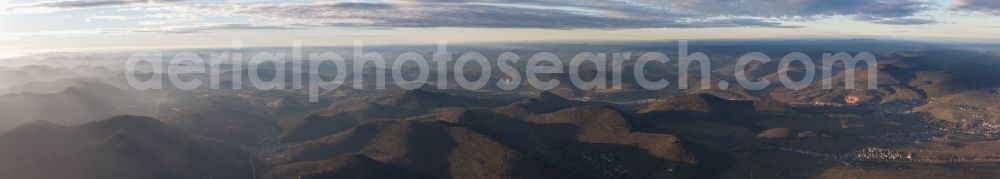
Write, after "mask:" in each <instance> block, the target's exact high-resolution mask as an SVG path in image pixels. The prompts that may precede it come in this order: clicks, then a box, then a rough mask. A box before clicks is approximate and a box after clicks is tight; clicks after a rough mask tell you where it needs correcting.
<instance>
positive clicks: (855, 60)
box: [125, 40, 878, 102]
mask: <svg viewBox="0 0 1000 179" xmlns="http://www.w3.org/2000/svg"><path fill="white" fill-rule="evenodd" d="M292 44H293V45H292V49H291V53H290V54H286V53H272V52H263V51H256V52H253V54H243V53H244V52H242V51H241V50H240V49H241V48H242V47H241V46H242V44H241V43H240V42H238V41H236V42H234V43H233V45H232V49H233V50H232V51H222V52H213V53H211V54H209V55H208V57H207V59H206V58H203V57H202V56H201V55H198V54H196V53H189V52H179V53H173V54H172V55H171V56H164V55H163V54H162V53H153V52H145V53H136V54H133V55H132V56H130V57H129V59H128V61H126V63H125V71H126V73H125V77H126V80H127V82H128V84H129V85H130V86H131V87H133V88H136V89H139V90H148V89H163V88H164V86H165V85H170V86H172V87H173V88H176V89H181V90H192V89H199V88H205V86H204V85H206V84H207V85H208V86H207V88H209V89H222V88H224V87H223V86H221V85H219V84H220V83H219V81H220V80H221V79H223V78H222V75H223V74H227V75H232V76H228V78H229V80H230V81H231V82H232V84H233V85H232V86H228V87H230V88H235V89H241V88H243V86H244V85H242V84H243V80H242V79H243V78H244V76H243V75H244V74H243V73H239V71H246V72H247V73H246V74H245V75H246V76H245V77H246V79H248V80H247V82H248V83H249V84H250V85H248V86H251V87H253V88H256V89H259V90H270V89H293V90H302V89H306V90H308V92H309V96H310V101H313V102H315V101H318V99H319V98H318V95H319V94H320V92H321V91H324V90H335V89H338V88H342V87H343V86H344V85H350V88H353V89H364V88H366V87H372V88H374V89H386V85H388V84H387V83H389V82H388V81H391V82H392V83H393V84H395V85H396V86H398V87H399V88H402V89H407V90H412V89H417V88H420V87H422V86H424V85H430V86H434V87H437V88H439V89H448V88H449V86H448V84H449V83H447V82H446V81H450V80H454V81H455V82H456V84H457V85H458V86H459V87H461V88H463V89H467V90H479V89H482V88H484V87H486V85H491V84H489V83H490V82H491V79H494V78H493V76H492V75H494V74H495V73H494V71H493V70H498V72H499V73H500V74H502V75H503V77H502V79H503V80H494V81H493V84H492V85H496V88H498V89H501V90H514V89H518V88H519V87H520V86H521V85H522V83H524V82H526V83H528V84H530V85H527V86H528V87H531V88H534V89H537V90H551V89H553V88H556V87H558V86H559V85H560V84H561V83H566V82H567V81H560V80H559V79H558V78H555V79H553V78H548V79H546V78H540V76H543V75H546V74H565V75H568V76H569V79H570V80H569V81H568V83H571V84H572V86H573V87H576V88H579V89H581V90H593V89H621V88H622V77H623V74H622V73H625V72H626V70H623V69H625V68H631V70H630V71H631V73H633V74H631V75H629V76H632V77H634V78H635V79H632V81H634V82H636V83H637V84H638V86H639V87H641V88H642V89H645V90H661V89H664V88H666V87H667V86H669V85H670V84H671V81H670V79H649V78H647V75H646V74H645V69H646V66H647V65H650V64H652V63H662V64H665V63H668V62H671V61H672V60H674V59H676V60H677V67H676V68H677V69H676V70H677V71H676V72H677V76H678V78H677V79H676V81H677V85H676V86H677V87H678V88H680V89H688V88H689V86H688V79H689V78H688V75H689V73H694V72H697V73H698V76H699V77H700V82H701V85H699V86H700V87H701V88H702V89H709V88H711V86H712V85H711V84H710V83H711V81H710V79H711V78H710V77H711V75H712V73H711V72H712V70H711V69H710V67H711V59H709V57H708V55H706V54H704V53H701V52H689V51H688V42H687V41H686V40H680V41H678V46H677V47H678V49H677V52H676V54H677V56H676V58H671V57H668V56H667V55H665V54H664V53H661V52H646V53H643V54H632V53H629V52H623V53H611V54H608V53H600V52H596V53H595V52H580V53H577V54H576V55H574V56H573V57H572V58H571V59H569V61H568V64H565V63H567V62H566V61H564V59H560V58H559V56H557V55H556V54H555V53H552V52H537V53H534V54H517V53H513V52H503V53H499V55H497V56H495V57H493V56H491V57H487V56H485V55H483V54H481V53H478V52H464V53H461V54H454V53H452V52H450V51H448V45H447V41H438V43H437V50H436V51H435V52H433V53H432V58H431V59H426V58H425V57H424V56H423V55H421V54H419V53H417V52H405V53H401V54H399V55H398V56H396V58H395V59H386V58H385V56H383V55H382V54H380V53H379V52H368V51H365V48H364V42H363V41H355V42H354V44H353V47H352V48H353V49H352V50H353V52H352V54H350V57H351V58H350V60H345V58H344V56H342V55H341V54H337V53H335V52H332V51H330V52H313V53H309V54H303V52H302V46H301V41H293V43H292ZM456 55H457V57H456ZM489 58H494V59H493V60H490V59H489ZM523 60H526V61H527V62H526V63H521V62H522V61H523ZM774 60H778V63H779V65H778V66H779V69H788V68H790V65H791V64H792V63H795V62H797V63H799V64H801V65H800V66H801V70H803V71H804V77H801V79H799V80H798V81H796V80H793V79H792V78H791V77H789V75H788V70H779V71H778V73H779V81H780V84H781V85H782V86H783V87H785V88H789V89H793V90H799V89H804V88H806V87H809V86H810V85H812V84H814V83H813V82H814V80H815V78H816V73H817V70H816V69H817V68H819V69H822V70H821V74H822V77H820V78H821V79H822V80H823V83H822V85H823V88H824V89H832V88H833V85H831V84H832V81H831V80H832V78H830V76H832V74H833V72H832V69H833V65H834V64H835V63H837V62H842V63H843V64H844V73H845V74H846V78H845V79H844V80H845V82H844V84H845V88H854V80H855V79H854V74H855V73H854V72H853V71H854V70H855V69H856V68H855V67H857V66H858V65H859V64H861V63H864V64H865V65H867V67H874V66H876V65H877V61H876V58H875V56H874V55H872V54H871V53H869V52H859V53H855V54H850V53H847V52H835V53H823V54H822V59H821V63H822V64H821V66H817V65H816V64H814V61H813V60H812V59H811V58H810V57H809V56H808V55H807V54H804V53H801V52H790V53H787V54H786V55H785V56H783V57H780V59H773V58H772V57H770V56H767V55H765V54H764V53H761V52H748V53H745V54H743V55H742V56H740V57H739V58H738V59H737V61H736V65H735V68H736V69H734V71H735V78H736V79H735V80H736V82H737V84H739V85H740V86H741V87H743V88H745V89H747V90H760V89H765V88H769V87H770V86H771V85H772V84H775V83H772V82H771V81H768V80H767V79H748V78H747V77H746V75H745V71H746V70H747V66H748V64H751V63H754V62H757V63H768V62H772V61H774ZM473 62H474V63H473ZM390 63H391V64H390ZM588 63H589V64H591V65H593V66H594V67H596V73H597V74H596V75H595V76H594V78H592V79H587V80H585V79H584V78H583V77H581V73H579V72H580V71H581V67H582V66H584V64H588ZM219 64H228V65H219ZM266 64H271V67H273V68H274V70H275V73H273V74H272V75H271V76H273V77H271V78H270V79H266V80H265V79H264V78H262V75H261V74H258V69H260V68H262V67H263V66H265V65H266ZM284 64H291V65H284ZM324 64H327V65H328V64H332V65H333V69H328V68H322V69H321V68H320V66H322V65H324ZM516 64H522V65H516ZM625 64H630V65H631V66H626V65H625ZM693 64H698V65H697V67H698V68H700V69H699V70H697V71H692V70H689V68H690V67H691V66H695V65H693ZM494 65H495V67H494ZM366 67H376V68H366ZM469 67H474V68H477V69H478V71H476V73H478V76H479V77H478V79H466V75H465V74H466V73H467V71H468V70H466V69H468V68H469ZM224 68H230V69H224ZM139 69H148V71H143V70H139ZM366 69H371V70H375V72H374V73H366ZM404 69H406V70H404ZM432 69H434V70H432ZM857 69H866V70H867V73H868V75H866V76H867V77H868V79H867V80H866V81H867V89H876V87H877V86H876V84H877V81H876V80H877V78H876V76H877V75H876V74H877V73H878V71H877V70H878V69H877V68H857ZM328 70H332V73H333V74H335V75H333V79H332V80H324V79H323V78H321V74H331V73H330V71H328ZM386 70H388V71H389V72H388V74H387V72H386ZM233 71H237V73H226V72H233ZM286 72H291V73H286ZM144 73H145V74H153V75H140V74H144ZM414 73H415V74H414ZM431 73H436V75H435V77H436V79H435V80H434V81H437V83H433V84H431V83H429V81H430V80H429V78H430V74H431ZM184 74H207V75H208V76H210V77H211V78H209V79H208V82H207V83H206V82H205V81H203V80H201V79H184V78H182V77H181V76H182V75H184ZM349 74H350V75H349ZM449 74H451V75H450V76H449ZM285 75H290V76H285ZM609 76H610V79H608V77H609ZM348 77H350V79H348ZM366 77H374V81H365V79H366ZM164 78H166V79H164ZM387 78H391V79H392V80H387ZM408 78H409V79H408ZM286 79H290V80H286ZM367 79H370V78H367ZM543 79H544V80H543ZM348 80H350V82H348ZM367 83H373V84H369V85H365V84H367ZM718 87H719V88H722V89H724V88H726V87H728V82H727V81H722V82H720V84H718Z"/></svg>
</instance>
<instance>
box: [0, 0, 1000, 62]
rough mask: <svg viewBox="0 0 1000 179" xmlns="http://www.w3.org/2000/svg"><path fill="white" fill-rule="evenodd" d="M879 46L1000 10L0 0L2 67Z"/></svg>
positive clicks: (984, 23)
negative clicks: (682, 46) (197, 51)
mask: <svg viewBox="0 0 1000 179" xmlns="http://www.w3.org/2000/svg"><path fill="white" fill-rule="evenodd" d="M771 38H780V39H809V38H824V39H825V38H831V39H839V38H881V39H902V40H920V41H931V42H952V43H953V42H969V43H973V42H974V43H993V42H1000V1H998V0H579V1H567V0H560V1H555V0H485V1H475V2H471V1H459V0H372V1H323V0H317V1H306V0H290V1H289V0H286V1H272V0H241V1H230V0H57V1H44V0H43V1H37V0H0V58H3V57H5V56H16V55H18V54H25V53H39V52H54V51H115V50H131V49H168V48H218V47H230V46H231V44H234V43H237V42H238V43H239V44H243V46H244V47H280V46H291V44H292V43H293V41H295V40H299V41H301V42H302V43H303V44H304V45H305V46H347V45H350V44H352V43H353V42H354V41H355V40H363V41H364V43H365V44H376V45H380V44H385V45H391V44H407V45H409V44H434V43H436V42H437V41H438V40H447V41H448V42H449V43H505V42H553V41H656V40H680V39H686V40H698V39H771Z"/></svg>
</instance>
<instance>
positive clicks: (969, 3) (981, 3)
mask: <svg viewBox="0 0 1000 179" xmlns="http://www.w3.org/2000/svg"><path fill="white" fill-rule="evenodd" d="M951 10H957V11H967V12H977V13H985V14H993V15H1000V1H997V0H956V3H955V5H954V6H952V7H951Z"/></svg>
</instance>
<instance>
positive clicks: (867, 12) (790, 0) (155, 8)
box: [10, 0, 1000, 32]
mask: <svg viewBox="0 0 1000 179" xmlns="http://www.w3.org/2000/svg"><path fill="white" fill-rule="evenodd" d="M180 1H183V0H66V1H47V2H39V3H31V4H20V5H15V6H12V7H11V8H10V9H14V10H16V9H21V8H55V9H77V8H90V7H108V6H131V9H133V10H139V11H144V12H147V13H160V14H163V13H175V14H184V15H188V16H189V15H197V16H198V17H195V18H190V19H195V20H198V19H201V18H200V17H229V18H231V17H239V18H244V21H236V22H230V23H231V25H228V27H230V28H227V25H219V26H216V27H217V28H219V29H254V28H231V27H256V26H259V27H280V26H285V27H288V28H300V27H365V28H409V27H418V28H425V27H475V28H544V29H636V28H709V27H768V28H794V27H796V26H791V25H788V22H807V21H814V20H821V19H826V18H831V17H848V18H851V19H853V20H857V21H864V22H871V23H876V24H891V25H914V24H933V23H937V22H936V21H935V20H934V19H931V18H927V16H926V15H925V14H924V13H925V12H927V11H929V10H930V9H931V8H932V7H934V4H933V3H930V2H928V1H927V0H578V1H564V0H485V1H477V2H466V1H458V0H383V1H381V2H379V3H355V2H341V1H333V2H327V1H313V2H302V1H296V2H279V1H275V2H266V1H265V2H263V3H261V2H260V1H255V2H257V3H233V2H228V1H222V2H215V1H186V2H180ZM956 1H958V2H959V3H958V5H954V6H953V7H951V8H949V9H950V10H956V11H975V12H984V13H991V14H1000V13H998V11H997V9H1000V1H996V0H956ZM164 2H178V3H164ZM237 2H238V1H237ZM119 17H120V16H119ZM91 19H94V20H101V19H107V18H96V17H95V18H91ZM122 19H128V20H136V21H142V20H143V18H131V17H130V18H116V20H122ZM156 20H157V21H158V22H170V21H169V19H163V18H159V19H156ZM146 21H147V22H148V21H149V19H148V18H147V19H146ZM153 24H157V25H163V24H158V23H145V24H140V25H147V26H148V25H153ZM246 24H255V25H253V26H247V25H246ZM167 25H169V24H167ZM174 25H176V24H174ZM209 30H210V29H198V31H199V32H200V31H209Z"/></svg>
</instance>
